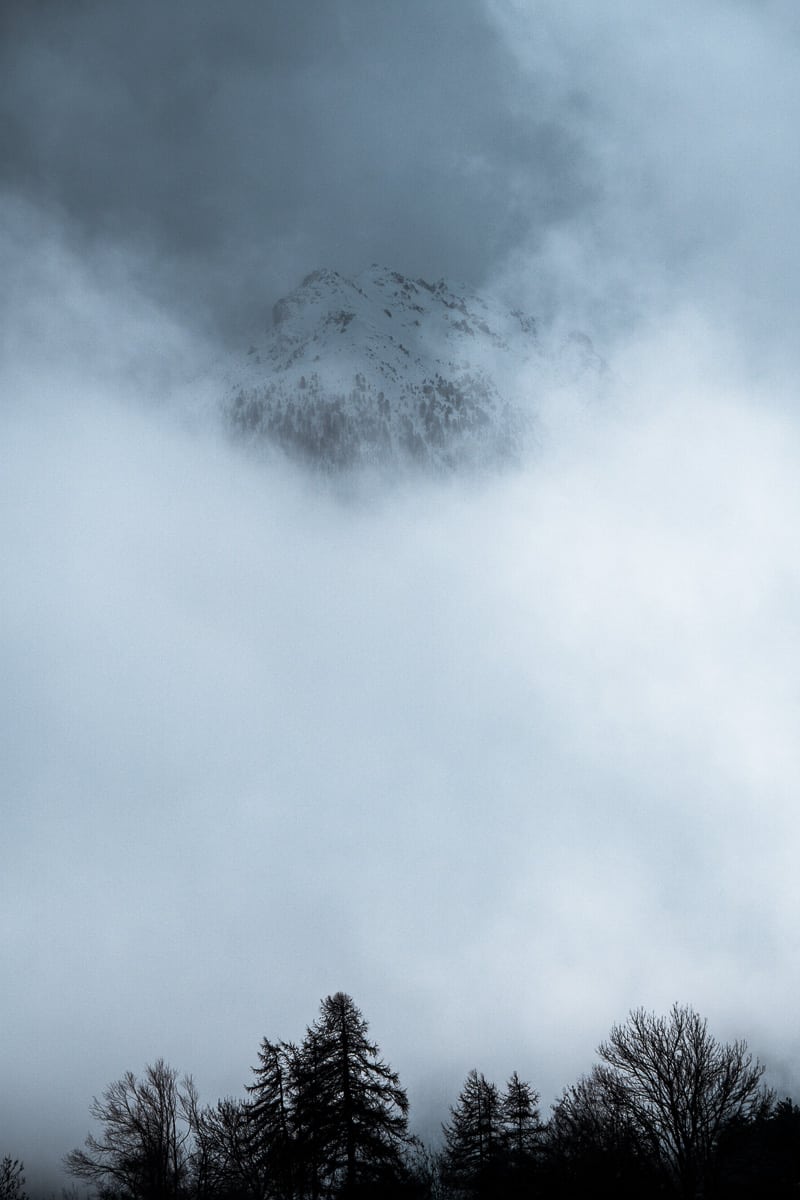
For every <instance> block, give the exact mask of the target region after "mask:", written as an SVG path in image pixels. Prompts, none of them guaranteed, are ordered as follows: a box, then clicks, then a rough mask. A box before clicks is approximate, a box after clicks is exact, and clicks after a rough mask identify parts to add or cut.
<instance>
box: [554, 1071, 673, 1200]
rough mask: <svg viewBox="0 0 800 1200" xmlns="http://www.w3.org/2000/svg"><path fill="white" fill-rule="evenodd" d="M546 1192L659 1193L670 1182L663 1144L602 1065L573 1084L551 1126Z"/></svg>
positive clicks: (621, 1196)
mask: <svg viewBox="0 0 800 1200" xmlns="http://www.w3.org/2000/svg"><path fill="white" fill-rule="evenodd" d="M543 1174H544V1176H545V1177H546V1183H547V1186H546V1189H545V1190H546V1194H547V1195H548V1196H550V1195H552V1196H557V1197H564V1198H565V1200H566V1198H567V1197H572V1196H587V1195H592V1194H595V1195H601V1194H611V1195H614V1196H615V1197H617V1198H618V1200H628V1198H630V1200H634V1198H636V1200H638V1198H639V1197H641V1196H648V1197H656V1196H658V1195H660V1194H661V1193H662V1192H663V1191H664V1189H665V1187H666V1186H667V1183H666V1180H665V1178H664V1172H663V1170H661V1166H660V1162H659V1158H658V1152H657V1148H656V1147H655V1146H654V1145H653V1144H652V1142H651V1141H650V1140H649V1138H647V1137H646V1136H645V1135H644V1133H643V1132H642V1130H641V1129H640V1128H639V1126H638V1125H637V1124H636V1122H635V1121H634V1119H633V1117H632V1115H631V1113H630V1112H629V1111H628V1108H627V1105H626V1104H625V1102H624V1100H623V1098H622V1097H621V1096H620V1094H619V1093H618V1092H616V1091H615V1090H614V1089H613V1088H610V1087H609V1086H608V1081H607V1080H604V1079H601V1078H600V1077H599V1076H598V1072H597V1069H595V1070H594V1071H592V1072H591V1074H589V1075H587V1076H584V1078H583V1079H580V1080H579V1081H578V1083H576V1084H574V1085H573V1086H572V1087H570V1088H567V1089H566V1090H565V1091H564V1093H563V1095H562V1096H561V1098H560V1099H559V1100H558V1101H557V1102H556V1103H555V1104H554V1105H553V1112H552V1115H551V1118H550V1121H549V1122H548V1124H547V1127H546V1130H545V1165H544V1171H543Z"/></svg>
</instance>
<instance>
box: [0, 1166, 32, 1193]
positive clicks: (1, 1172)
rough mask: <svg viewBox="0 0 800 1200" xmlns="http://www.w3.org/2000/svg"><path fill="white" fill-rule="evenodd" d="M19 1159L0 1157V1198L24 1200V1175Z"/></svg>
mask: <svg viewBox="0 0 800 1200" xmlns="http://www.w3.org/2000/svg"><path fill="white" fill-rule="evenodd" d="M22 1170H23V1167H22V1163H21V1162H20V1161H19V1159H16V1158H10V1157H8V1156H7V1157H6V1158H3V1159H0V1200H26V1198H25V1176H24V1175H23V1174H22Z"/></svg>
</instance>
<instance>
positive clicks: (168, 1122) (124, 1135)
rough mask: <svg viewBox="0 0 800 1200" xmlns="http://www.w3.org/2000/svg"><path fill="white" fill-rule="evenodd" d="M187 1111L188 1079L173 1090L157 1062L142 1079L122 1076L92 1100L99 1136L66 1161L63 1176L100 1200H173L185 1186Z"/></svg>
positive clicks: (173, 1079) (192, 1096) (170, 1074)
mask: <svg viewBox="0 0 800 1200" xmlns="http://www.w3.org/2000/svg"><path fill="white" fill-rule="evenodd" d="M193 1106H194V1108H196V1093H195V1090H194V1085H193V1084H192V1081H191V1079H190V1078H187V1079H185V1080H184V1081H183V1083H182V1085H181V1086H180V1087H179V1085H178V1075H177V1072H176V1071H174V1070H173V1069H172V1068H171V1067H169V1066H167V1064H166V1063H165V1062H164V1061H163V1059H159V1060H158V1061H157V1062H156V1063H155V1064H154V1065H153V1066H147V1067H146V1068H145V1073H144V1077H143V1078H142V1079H137V1078H136V1076H135V1075H134V1074H133V1072H131V1071H128V1072H127V1073H126V1074H125V1075H123V1077H122V1079H118V1080H117V1081H116V1082H115V1083H112V1084H110V1085H109V1087H107V1088H106V1090H105V1092H104V1093H103V1095H102V1098H101V1099H100V1100H98V1099H97V1098H96V1097H95V1098H94V1099H93V1100H92V1104H91V1106H90V1109H89V1111H90V1113H91V1115H92V1116H93V1117H94V1119H95V1120H96V1121H99V1122H100V1124H101V1125H102V1132H101V1134H100V1135H99V1136H98V1137H95V1135H94V1134H91V1133H90V1134H89V1135H88V1137H87V1138H86V1142H85V1149H83V1150H73V1151H71V1153H69V1154H68V1155H67V1156H66V1158H65V1160H64V1161H65V1165H66V1167H67V1170H68V1171H69V1172H70V1173H71V1174H72V1175H74V1176H76V1178H78V1179H82V1180H84V1181H85V1182H86V1183H90V1184H93V1185H94V1187H95V1189H96V1191H97V1194H98V1196H100V1197H101V1200H106V1198H107V1200H179V1198H180V1197H183V1196H184V1195H185V1194H186V1192H187V1191H188V1185H189V1176H190V1166H191V1157H192V1130H191V1120H190V1113H191V1110H192V1107H193Z"/></svg>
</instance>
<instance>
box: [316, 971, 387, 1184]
mask: <svg viewBox="0 0 800 1200" xmlns="http://www.w3.org/2000/svg"><path fill="white" fill-rule="evenodd" d="M368 1029H369V1026H368V1024H367V1022H366V1020H365V1019H364V1017H363V1015H362V1013H361V1012H360V1011H359V1009H358V1008H357V1007H356V1005H355V1003H354V1002H353V1000H352V998H351V997H350V996H348V995H346V994H345V993H344V992H337V993H336V994H335V995H333V996H328V997H327V998H326V999H325V1000H323V1001H322V1004H321V1009H320V1015H319V1017H318V1018H317V1020H316V1021H315V1022H314V1024H313V1025H312V1026H311V1027H310V1028H309V1030H308V1032H307V1034H306V1037H305V1039H304V1040H303V1044H302V1046H301V1047H300V1049H299V1052H298V1055H297V1060H296V1065H295V1085H296V1091H295V1097H294V1103H295V1105H296V1129H297V1132H298V1150H299V1153H300V1155H301V1156H302V1158H303V1161H304V1163H305V1164H306V1171H305V1174H306V1178H305V1180H304V1192H305V1194H306V1195H309V1196H310V1197H311V1198H312V1200H316V1197H318V1196H325V1195H335V1196H341V1197H348V1198H349V1197H353V1196H356V1195H359V1196H361V1195H368V1194H370V1192H372V1193H373V1194H376V1195H377V1194H379V1193H380V1190H381V1189H383V1188H387V1187H389V1186H390V1185H391V1184H392V1183H393V1182H395V1181H396V1180H397V1179H398V1178H399V1177H400V1176H401V1175H402V1173H403V1152H404V1150H405V1149H406V1147H407V1145H408V1143H409V1140H410V1139H409V1134H408V1121H407V1114H408V1099H407V1097H406V1093H405V1091H404V1090H403V1088H402V1087H401V1086H400V1081H399V1078H398V1076H397V1074H396V1072H395V1071H393V1070H391V1068H390V1067H389V1066H388V1065H387V1064H386V1063H385V1062H384V1061H383V1060H382V1059H381V1058H380V1056H379V1050H378V1046H377V1045H376V1044H375V1043H374V1042H371V1041H370V1040H369V1038H368Z"/></svg>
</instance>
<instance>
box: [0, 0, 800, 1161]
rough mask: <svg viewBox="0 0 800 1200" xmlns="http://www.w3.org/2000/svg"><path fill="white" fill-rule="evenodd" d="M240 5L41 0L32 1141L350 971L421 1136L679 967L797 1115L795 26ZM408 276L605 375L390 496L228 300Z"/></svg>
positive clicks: (4, 1100) (24, 767) (17, 610)
mask: <svg viewBox="0 0 800 1200" xmlns="http://www.w3.org/2000/svg"><path fill="white" fill-rule="evenodd" d="M221 13H222V9H221V8H220V6H218V5H210V4H209V5H204V4H199V3H193V4H185V5H184V4H177V3H175V4H156V3H152V4H141V3H140V4H136V5H130V6H128V5H126V4H123V3H120V4H114V5H108V4H99V3H97V4H89V3H81V4H74V5H63V4H48V3H35V4H32V3H26V4H22V3H20V4H16V5H14V4H6V5H5V6H4V8H3V15H2V22H3V24H2V50H1V51H0V54H1V55H2V61H0V95H1V96H2V105H3V117H4V119H3V120H2V121H0V130H2V133H0V138H2V142H1V143H0V148H1V162H2V168H3V177H4V183H3V192H2V206H3V212H2V216H3V222H2V233H1V234H0V273H1V274H2V278H3V280H4V287H3V289H2V290H1V292H0V309H1V310H2V311H0V347H1V348H2V362H1V363H0V389H2V392H1V394H2V412H1V413H0V543H1V544H2V546H3V548H4V549H3V558H4V570H3V572H2V573H1V574H0V629H1V630H2V633H0V654H1V655H2V662H1V663H0V671H1V673H2V678H3V679H4V687H3V689H2V691H1V692H0V708H1V709H2V720H0V737H1V738H2V742H0V766H1V767H2V771H1V774H2V780H3V782H2V785H0V786H2V792H3V823H4V824H3V836H2V844H3V858H4V861H3V870H2V872H1V873H0V961H2V971H3V988H2V998H1V999H0V1030H2V1034H0V1131H2V1134H3V1137H4V1139H6V1140H7V1142H8V1145H7V1146H6V1145H5V1144H0V1154H3V1153H6V1152H10V1153H13V1154H18V1155H20V1156H22V1157H24V1158H25V1159H26V1161H27V1162H28V1164H29V1167H30V1174H31V1175H32V1176H33V1175H34V1171H35V1170H38V1172H39V1175H38V1177H36V1178H38V1181H41V1180H42V1179H44V1178H45V1177H48V1173H50V1175H52V1172H53V1171H54V1170H56V1169H57V1164H58V1160H59V1158H60V1156H61V1155H62V1154H63V1153H64V1152H66V1151H67V1150H69V1149H70V1148H71V1147H72V1146H74V1145H76V1144H78V1143H79V1142H81V1141H82V1139H83V1137H84V1136H85V1133H86V1130H87V1127H88V1112H87V1107H88V1103H89V1100H90V1098H91V1096H92V1094H93V1093H99V1092H100V1091H101V1090H102V1089H103V1087H104V1086H105V1085H106V1084H107V1083H108V1082H109V1081H110V1080H111V1079H114V1078H117V1077H118V1076H119V1075H121V1074H122V1072H123V1071H125V1070H127V1069H132V1070H137V1071H138V1070H140V1069H141V1068H142V1067H143V1065H144V1063H145V1062H147V1061H152V1060H153V1059H155V1058H156V1057H158V1056H159V1055H164V1056H165V1057H166V1058H167V1059H168V1060H169V1061H170V1062H172V1063H173V1065H175V1066H176V1067H177V1068H179V1069H181V1070H189V1071H193V1072H194V1074H195V1076H196V1078H197V1082H198V1084H199V1086H200V1089H201V1092H202V1094H203V1096H204V1097H205V1098H207V1099H209V1100H210V1099H214V1098H216V1097H217V1096H219V1095H222V1094H225V1093H228V1092H236V1091H238V1090H239V1089H240V1088H241V1085H242V1084H243V1083H244V1082H245V1081H246V1079H247V1075H248V1068H249V1066H250V1064H251V1063H252V1062H253V1061H254V1056H255V1051H256V1047H257V1044H258V1040H259V1038H260V1037H261V1036H262V1035H263V1034H268V1035H270V1036H274V1037H280V1036H284V1037H297V1036H299V1035H300V1034H301V1033H302V1029H303V1027H304V1025H305V1024H306V1023H307V1022H308V1021H310V1020H311V1019H313V1017H314V1015H315V1011H316V1006H317V1003H318V1000H319V998H320V997H321V996H323V995H325V994H327V993H328V992H331V991H334V990H337V989H340V988H342V989H345V990H348V991H350V992H351V993H352V994H353V996H354V997H355V999H356V1001H357V1003H359V1004H360V1005H361V1006H362V1008H363V1009H364V1011H365V1013H366V1015H367V1017H368V1018H369V1019H370V1020H371V1022H372V1029H373V1032H374V1034H375V1036H376V1038H377V1039H378V1040H379V1041H380V1043H381V1045H382V1048H383V1049H384V1052H385V1054H386V1055H387V1057H388V1058H389V1059H390V1061H391V1062H392V1064H393V1065H394V1066H395V1067H396V1068H397V1069H398V1070H399V1071H400V1074H401V1077H402V1078H403V1080H404V1082H406V1083H407V1084H408V1086H409V1088H410V1091H411V1099H412V1105H413V1106H414V1108H415V1110H416V1114H417V1118H418V1120H421V1121H423V1122H425V1121H427V1122H435V1121H437V1120H438V1119H441V1117H442V1116H443V1115H444V1112H445V1109H446V1104H447V1103H449V1102H450V1101H452V1100H453V1098H454V1097H455V1095H456V1094H457V1091H458V1088H459V1086H460V1084H461V1082H462V1081H463V1078H464V1076H465V1075H466V1073H467V1071H468V1070H469V1069H470V1068H471V1067H473V1066H477V1067H478V1068H479V1069H481V1070H484V1071H485V1072H486V1073H487V1074H489V1075H494V1076H496V1077H497V1078H498V1079H501V1078H504V1077H506V1076H507V1075H508V1074H509V1073H510V1072H511V1071H512V1070H513V1069H515V1068H516V1069H518V1070H519V1071H520V1073H521V1074H522V1075H524V1076H526V1077H530V1078H531V1079H532V1080H533V1081H534V1083H535V1084H536V1085H537V1086H538V1087H539V1088H540V1089H541V1090H542V1092H543V1094H544V1098H545V1100H546V1101H547V1102H549V1101H550V1100H551V1099H552V1098H553V1097H554V1095H555V1093H556V1092H557V1091H558V1090H559V1089H560V1088H561V1087H562V1086H564V1085H566V1084H568V1083H570V1082H571V1081H573V1080H574V1078H575V1077H576V1075H577V1074H579V1073H580V1072H581V1071H583V1070H586V1069H588V1067H589V1066H590V1065H591V1061H592V1054H593V1048H594V1046H595V1045H596V1044H597V1042H598V1041H599V1040H600V1039H601V1038H602V1037H603V1036H604V1035H605V1034H606V1033H607V1031H608V1028H609V1026H610V1024H611V1022H612V1021H614V1020H618V1019H621V1018H624V1016H625V1014H626V1012H627V1011H628V1009H629V1008H631V1007H633V1006H636V1005H639V1004H644V1005H646V1006H648V1007H656V1008H659V1009H666V1008H668V1007H669V1005H670V1004H671V1003H672V1002H673V1001H674V1000H675V999H678V1000H681V1001H683V1000H685V1001H688V1002H691V1003H693V1004H694V1005H695V1006H696V1007H698V1008H699V1009H700V1010H701V1011H703V1012H704V1013H707V1014H708V1016H709V1017H710V1018H711V1021H712V1024H713V1027H714V1031H715V1032H716V1033H718V1034H719V1035H720V1036H725V1037H733V1036H745V1037H747V1038H748V1039H749V1040H750V1042H751V1044H752V1045H753V1047H754V1049H756V1050H757V1052H759V1053H760V1054H761V1055H762V1056H763V1057H764V1058H766V1060H767V1062H768V1064H769V1066H770V1067H772V1068H773V1070H774V1072H775V1075H774V1078H775V1079H776V1081H778V1082H779V1083H780V1085H781V1086H782V1087H784V1088H786V1089H790V1090H794V1093H795V1096H797V1093H798V1086H800V1085H799V1084H798V1070H797V1063H798V1057H797V1056H798V1052H800V1046H798V1038H797V1032H796V1019H795V1009H796V996H797V992H798V984H799V983H800V979H798V965H797V964H798V962H800V958H799V957H798V954H797V950H798V944H797V943H798V929H800V919H799V918H800V913H799V912H798V893H797V887H796V847H797V839H798V827H797V823H798V818H797V815H796V780H797V777H798V762H797V757H798V739H797V736H796V731H797V716H798V694H797V682H796V681H797V679H798V677H800V672H799V671H798V667H800V663H799V662H798V656H800V633H799V629H798V615H799V614H800V571H798V567H797V554H796V546H795V541H796V536H795V530H796V528H797V521H798V508H799V501H800V496H799V495H798V480H799V479H800V470H798V467H800V424H799V423H798V419H797V412H796V388H795V385H794V380H795V379H796V372H795V369H794V368H795V365H796V358H797V355H796V349H795V345H794V327H793V323H794V319H795V313H796V311H797V307H798V304H797V302H798V300H800V297H799V296H798V294H797V293H798V286H800V285H798V280H800V269H798V268H799V267H800V264H798V235H797V230H796V213H797V211H798V199H800V197H798V179H797V170H798V167H797V163H798V161H799V160H798V155H797V145H796V131H795V128H794V126H795V123H796V114H797V112H798V111H800V97H799V96H798V88H800V82H798V73H797V70H796V57H797V48H798V38H800V28H798V20H797V17H796V15H795V12H794V8H793V6H791V5H789V4H780V3H761V4H755V3H737V2H735V0H732V2H730V3H725V4H723V3H721V2H720V3H714V2H712V0H702V2H700V0H693V3H691V4H689V3H685V4H678V5H672V6H670V9H669V12H666V11H665V9H664V6H663V5H661V4H656V3H650V2H649V0H636V2H635V3H634V2H633V0H631V2H630V3H623V2H622V0H617V2H613V0H610V2H609V3H608V4H604V5H602V6H600V5H596V4H590V3H578V2H575V3H573V2H570V0H560V2H559V3H555V2H553V3H549V2H548V3H540V4H527V3H526V4H522V3H520V4H515V3H511V2H510V0H509V2H503V3H500V2H497V3H488V2H487V3H482V4H479V3H477V2H476V3H473V2H472V0H468V2H467V0H458V2H456V0H453V2H452V3H451V2H450V0H442V2H437V4H436V5H426V4H422V3H420V4H417V3H410V4H409V3H404V4H402V5H399V4H396V5H395V4H391V3H387V4H382V5H376V4H374V3H367V2H366V0H364V3H352V4H347V3H338V4H335V5H334V4H330V3H318V4H315V3H311V2H310V0H309V2H306V0H304V2H303V3H300V4H297V3H293V4H289V3H287V4H271V5H263V4H253V5H250V4H246V3H237V4H236V5H233V6H226V9H225V13H224V15H220V14H221ZM9 114H11V115H12V118H13V119H5V118H6V117H7V116H8V115H9ZM372 260H377V261H382V262H386V263H387V264H388V265H390V266H395V267H397V268H398V269H399V270H402V271H405V272H407V273H410V274H423V275H426V276H429V277H436V276H439V275H442V274H446V275H450V276H453V277H455V278H462V279H465V280H468V281H471V282H473V283H474V284H476V285H478V286H485V287H487V288H492V289H496V290H497V291H498V293H500V294H501V295H505V296H506V297H508V298H516V299H520V300H524V302H525V303H526V304H528V305H529V306H530V307H531V308H532V309H533V311H535V312H537V313H544V314H545V315H546V316H547V317H549V318H550V319H551V320H552V321H553V322H554V324H555V325H556V326H557V327H559V326H563V327H564V328H570V327H572V326H574V325H578V326H579V327H582V328H586V329H588V330H589V331H590V332H591V333H592V334H593V336H594V337H595V338H596V340H597V341H598V345H599V348H600V349H601V350H602V351H603V352H605V353H607V355H608V356H609V357H611V359H612V363H613V368H614V377H613V384H612V386H611V390H610V394H609V396H608V397H607V400H606V402H605V404H604V405H603V406H602V407H600V408H596V409H594V410H592V412H591V413H590V414H588V415H587V414H585V413H583V412H582V411H581V410H580V409H579V408H578V409H577V410H576V407H575V406H574V405H573V404H571V402H570V398H569V397H568V396H564V395H561V396H554V397H551V398H548V400H547V409H548V414H549V417H550V433H549V437H548V440H547V441H546V442H545V444H544V445H543V447H542V448H541V449H540V451H539V454H538V456H537V458H536V461H535V462H532V463H529V464H527V465H526V468H525V469H524V470H523V471H521V472H519V473H515V474H511V475H507V476H504V477H502V478H498V479H489V480H484V481H482V482H480V483H475V481H472V482H471V483H464V482H462V483H455V484H453V485H452V486H449V487H441V486H433V485H425V484H420V483H418V484H417V485H416V486H415V487H414V488H406V489H404V488H400V489H398V490H396V491H394V492H392V493H390V494H387V495H383V496H372V497H371V498H370V502H369V503H368V504H359V503H357V502H351V503H349V504H342V503H341V502H339V501H336V500H334V499H332V498H331V497H330V496H327V495H325V494H320V493H319V491H318V490H316V489H315V488H314V487H313V486H311V485H310V484H309V482H308V480H306V479H304V478H302V477H300V476H297V475H295V474H294V473H292V472H291V471H288V470H287V471H285V472H283V471H281V470H279V469H277V468H275V467H273V468H272V469H270V470H269V471H267V470H265V469H264V466H263V464H260V463H257V462H253V461H251V460H250V459H248V458H247V457H246V456H243V455H241V454H240V453H238V452H237V451H235V450H234V449H233V448H231V447H230V446H228V445H227V444H226V443H225V442H224V440H223V439H221V438H220V437H219V435H218V432H217V430H216V428H215V427H214V425H213V423H212V422H209V421H206V420H205V418H204V416H203V414H204V413H206V411H207V408H208V406H209V404H211V403H212V402H213V400H214V393H213V383H212V379H213V373H212V370H211V368H212V365H213V363H214V360H215V357H216V355H217V354H218V352H219V345H218V342H217V341H216V340H215V338H214V337H212V336H211V335H210V332H209V331H211V330H219V331H220V332H221V333H222V334H223V336H224V338H225V339H226V340H227V341H228V342H233V343H235V342H236V341H238V338H239V333H240V330H241V331H242V336H243V337H246V327H247V326H248V325H249V324H250V323H255V322H259V321H261V320H263V317H264V313H265V312H266V311H268V308H269V306H270V305H271V303H272V302H273V300H274V299H275V298H276V296H277V295H279V294H280V293H281V292H283V291H285V290H287V289H288V288H290V287H292V286H293V285H294V284H295V283H296V282H298V281H299V278H300V277H301V276H302V275H303V274H304V273H305V272H306V271H308V270H311V269H313V268H314V267H317V266H319V265H321V264H329V265H332V266H334V267H337V268H339V269H341V270H345V271H353V272H355V271H357V270H359V269H361V268H362V267H363V266H364V265H365V263H368V262H370V261H372Z"/></svg>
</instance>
